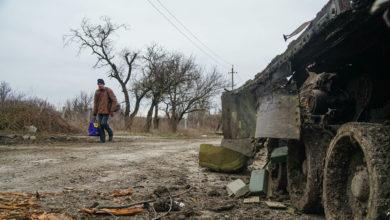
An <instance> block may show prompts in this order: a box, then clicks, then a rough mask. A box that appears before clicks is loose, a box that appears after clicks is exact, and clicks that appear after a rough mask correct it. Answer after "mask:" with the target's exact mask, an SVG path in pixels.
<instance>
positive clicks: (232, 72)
mask: <svg viewBox="0 0 390 220" xmlns="http://www.w3.org/2000/svg"><path fill="white" fill-rule="evenodd" d="M228 73H229V74H230V73H231V74H232V90H233V87H234V77H233V75H234V74H235V73H237V72H234V66H233V65H232V71H231V72H228Z"/></svg>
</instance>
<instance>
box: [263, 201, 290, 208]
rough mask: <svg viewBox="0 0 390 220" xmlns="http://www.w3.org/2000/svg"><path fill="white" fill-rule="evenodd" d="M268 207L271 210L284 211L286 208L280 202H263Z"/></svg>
mask: <svg viewBox="0 0 390 220" xmlns="http://www.w3.org/2000/svg"><path fill="white" fill-rule="evenodd" d="M264 203H265V204H266V205H267V206H268V207H270V208H273V209H285V208H287V207H286V206H285V205H284V204H283V203H281V202H271V201H265V202H264Z"/></svg>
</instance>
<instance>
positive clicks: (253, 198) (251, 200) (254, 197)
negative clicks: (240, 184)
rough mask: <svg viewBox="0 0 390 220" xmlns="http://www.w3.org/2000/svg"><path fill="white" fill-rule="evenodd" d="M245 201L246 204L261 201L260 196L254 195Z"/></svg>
mask: <svg viewBox="0 0 390 220" xmlns="http://www.w3.org/2000/svg"><path fill="white" fill-rule="evenodd" d="M244 203H245V204H247V203H260V197H258V196H253V197H249V198H246V199H244Z"/></svg>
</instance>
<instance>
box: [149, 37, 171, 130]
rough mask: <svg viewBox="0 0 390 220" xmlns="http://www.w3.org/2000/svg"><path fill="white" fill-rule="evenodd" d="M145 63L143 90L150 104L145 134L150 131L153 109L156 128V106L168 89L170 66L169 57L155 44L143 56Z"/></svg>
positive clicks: (156, 126)
mask: <svg viewBox="0 0 390 220" xmlns="http://www.w3.org/2000/svg"><path fill="white" fill-rule="evenodd" d="M143 60H144V62H145V67H144V71H143V73H144V78H145V79H146V80H145V83H144V88H147V89H148V91H149V93H150V97H151V103H150V107H149V110H148V113H147V116H146V123H145V127H144V128H145V132H149V131H150V127H151V125H152V116H153V109H154V125H155V128H158V121H159V120H158V104H159V103H160V102H161V99H162V96H163V94H164V93H165V92H166V91H167V89H168V88H169V86H168V83H167V82H168V81H169V71H170V66H171V65H172V60H171V59H170V55H169V53H168V52H166V51H165V50H164V49H163V48H161V47H160V46H158V45H157V44H153V45H151V46H150V47H148V48H147V50H146V54H145V55H144V56H143Z"/></svg>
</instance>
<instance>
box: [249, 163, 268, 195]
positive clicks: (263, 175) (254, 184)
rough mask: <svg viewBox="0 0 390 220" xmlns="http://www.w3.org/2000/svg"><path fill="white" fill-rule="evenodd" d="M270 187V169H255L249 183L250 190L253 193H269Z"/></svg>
mask: <svg viewBox="0 0 390 220" xmlns="http://www.w3.org/2000/svg"><path fill="white" fill-rule="evenodd" d="M267 189H268V171H267V170H264V169H261V170H253V171H252V173H251V180H250V183H249V191H250V192H251V193H253V194H263V195H267Z"/></svg>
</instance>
